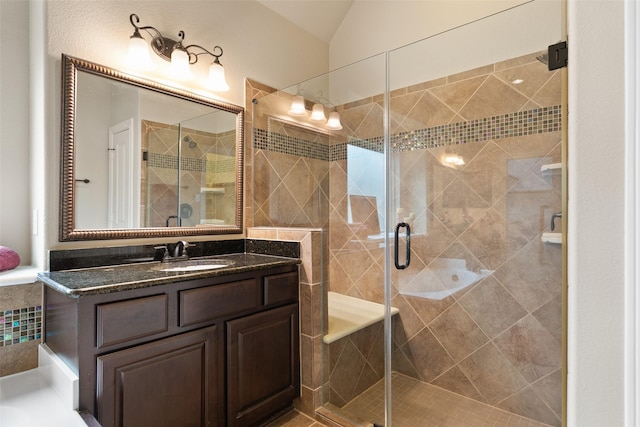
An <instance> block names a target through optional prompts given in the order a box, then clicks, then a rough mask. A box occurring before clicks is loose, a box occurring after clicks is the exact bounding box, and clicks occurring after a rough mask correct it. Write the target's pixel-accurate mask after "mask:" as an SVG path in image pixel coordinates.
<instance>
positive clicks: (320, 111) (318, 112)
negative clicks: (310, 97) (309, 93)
mask: <svg viewBox="0 0 640 427" xmlns="http://www.w3.org/2000/svg"><path fill="white" fill-rule="evenodd" d="M309 120H311V121H312V122H316V123H320V122H326V121H327V117H326V116H325V115H324V105H322V104H320V103H316V104H313V108H312V109H311V117H309Z"/></svg>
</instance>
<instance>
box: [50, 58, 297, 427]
mask: <svg viewBox="0 0 640 427" xmlns="http://www.w3.org/2000/svg"><path fill="white" fill-rule="evenodd" d="M61 65H62V88H63V89H62V92H63V94H62V95H63V97H62V98H63V99H62V108H61V111H62V132H61V135H62V141H61V159H62V167H61V190H60V224H59V241H60V242H70V241H79V240H91V241H93V240H113V239H134V238H142V239H149V238H154V239H158V238H171V239H174V238H179V239H185V238H187V236H189V237H191V236H208V235H223V234H241V233H243V232H244V228H243V218H244V217H243V194H244V108H242V107H240V106H236V105H231V104H228V103H225V102H221V101H217V100H214V99H211V98H206V97H203V96H201V95H198V94H195V93H191V92H187V91H184V90H179V89H175V88H172V87H169V86H166V85H163V84H160V83H158V82H154V81H149V80H146V79H143V78H140V77H137V76H133V75H129V74H125V73H123V72H121V71H119V70H116V69H112V68H110V67H106V66H103V65H100V64H96V63H93V62H90V61H86V60H83V59H80V58H75V57H72V56H69V55H64V54H63V55H62V58H61ZM105 147H106V148H107V149H106V150H105ZM198 240H199V241H198V242H197V244H196V245H195V247H194V248H192V247H190V248H189V255H190V257H191V258H190V259H189V260H175V259H174V260H173V261H175V262H164V261H166V260H163V262H161V261H160V258H163V257H162V256H161V257H160V258H157V257H156V255H157V254H156V251H157V249H158V248H157V247H154V246H137V247H136V246H133V245H131V246H124V247H119V248H106V247H97V248H93V249H85V250H74V249H71V250H60V251H52V252H51V253H50V265H49V270H50V271H49V272H44V273H41V274H40V275H39V279H40V280H41V281H42V282H43V283H45V284H46V286H45V288H44V289H45V292H44V298H45V301H44V304H45V322H44V323H45V325H44V327H45V343H46V345H47V346H48V347H49V348H50V349H51V350H52V351H53V352H54V353H55V354H56V355H57V356H59V357H60V358H61V359H62V360H63V361H64V362H65V363H66V364H67V365H68V366H69V367H70V368H71V369H72V370H74V371H75V373H76V374H77V375H78V378H79V409H80V411H81V413H83V417H84V418H85V420H86V421H87V422H88V424H90V425H92V426H93V425H94V424H95V423H96V422H97V423H99V424H100V425H101V426H104V427H111V426H124V427H141V426H142V427H144V426H154V427H158V426H166V427H175V426H259V425H262V424H264V423H266V422H268V421H269V420H270V419H272V418H273V417H275V416H277V415H279V414H280V413H282V412H284V411H286V410H288V409H289V408H291V406H292V403H293V399H294V398H296V397H297V396H299V395H300V356H299V351H300V350H299V347H300V344H299V341H300V338H299V325H298V317H299V315H298V311H299V310H298V303H299V301H298V293H299V291H298V287H299V277H298V264H299V262H300V260H299V246H298V245H297V244H296V247H295V250H293V252H295V254H293V255H291V254H288V255H287V254H285V255H283V254H282V253H280V252H279V251H281V250H283V249H282V247H279V248H275V249H274V248H273V247H271V248H265V247H264V246H265V245H267V246H268V245H270V243H267V242H266V241H262V242H257V241H252V240H251V239H231V240H227V241H223V240H215V241H209V242H203V241H200V240H202V237H201V238H200V239H198ZM179 243H180V244H181V245H182V246H181V248H182V249H184V248H186V247H187V246H186V242H179ZM279 243H281V244H282V245H283V246H284V247H287V244H290V243H292V242H279ZM97 246H103V245H97ZM177 246H178V244H176V245H175V246H174V247H171V248H167V247H164V249H165V254H167V256H166V257H164V258H171V257H170V256H169V254H170V253H171V255H173V257H174V258H177V257H179V255H177V253H178V252H182V250H179V249H176V247H177ZM290 249H291V248H289V249H286V248H285V249H284V251H285V252H287V251H288V250H290ZM100 254H101V255H100ZM98 255H99V256H98ZM97 258H100V260H101V261H96V259H97Z"/></svg>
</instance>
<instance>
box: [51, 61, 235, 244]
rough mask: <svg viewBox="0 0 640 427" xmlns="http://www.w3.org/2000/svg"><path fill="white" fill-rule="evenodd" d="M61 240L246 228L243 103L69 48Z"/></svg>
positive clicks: (65, 103)
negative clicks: (146, 76)
mask: <svg viewBox="0 0 640 427" xmlns="http://www.w3.org/2000/svg"><path fill="white" fill-rule="evenodd" d="M63 78H64V93H63V115H64V117H63V130H62V136H63V146H62V150H63V152H62V158H63V164H62V168H63V171H62V172H63V173H62V188H61V200H62V203H61V227H60V240H85V239H109V238H129V237H131V238H133V237H161V236H178V235H198V234H223V233H240V232H242V191H243V189H242V183H243V176H242V172H243V170H242V164H243V159H242V157H243V116H244V110H243V109H242V108H241V107H237V106H233V105H230V104H225V103H220V102H216V101H212V100H210V99H207V98H202V97H200V96H198V95H194V94H191V93H189V92H184V91H179V90H175V89H171V88H168V87H166V86H161V85H159V84H156V83H152V82H148V81H144V80H141V79H139V78H135V77H131V76H127V75H125V74H121V73H119V72H117V71H115V70H112V69H109V68H106V67H103V66H100V65H97V64H93V63H90V62H86V61H83V60H79V59H76V58H72V57H69V56H66V55H63Z"/></svg>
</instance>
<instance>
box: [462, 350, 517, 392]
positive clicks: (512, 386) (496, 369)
mask: <svg viewBox="0 0 640 427" xmlns="http://www.w3.org/2000/svg"><path fill="white" fill-rule="evenodd" d="M459 366H460V368H461V369H462V371H463V372H464V374H465V376H466V377H467V378H469V380H470V381H471V382H472V383H473V385H474V386H475V387H476V389H478V391H479V392H480V394H481V395H482V401H484V402H486V403H489V404H495V403H498V402H500V401H501V400H503V399H505V398H506V397H508V396H511V395H512V394H513V393H515V392H517V391H519V390H521V389H522V388H524V387H526V386H527V385H528V383H527V381H526V380H525V379H524V378H522V376H521V375H520V373H519V372H518V371H517V370H516V368H514V367H513V366H512V365H511V364H510V363H509V362H508V361H507V360H506V359H505V357H504V356H503V355H502V353H500V351H499V350H498V349H497V348H496V347H495V346H494V345H493V344H491V343H489V344H487V345H485V346H484V347H482V348H481V349H480V350H478V351H476V352H475V353H473V354H472V355H471V356H469V357H468V358H466V359H465V360H463V361H462V362H461V363H460V365H459Z"/></svg>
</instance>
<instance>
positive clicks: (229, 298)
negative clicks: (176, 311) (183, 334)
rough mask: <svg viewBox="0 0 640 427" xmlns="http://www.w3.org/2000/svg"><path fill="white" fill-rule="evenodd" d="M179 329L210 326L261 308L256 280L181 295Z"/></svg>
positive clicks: (211, 287) (195, 290) (185, 292)
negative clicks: (210, 322) (225, 318)
mask: <svg viewBox="0 0 640 427" xmlns="http://www.w3.org/2000/svg"><path fill="white" fill-rule="evenodd" d="M179 301H180V326H189V325H194V324H196V323H202V322H208V321H211V320H215V319H220V318H223V317H227V316H232V315H235V314H241V313H244V312H247V311H251V310H255V309H257V308H259V307H260V291H259V287H258V281H257V280H256V279H249V280H243V281H239V282H231V283H225V284H222V285H214V286H207V287H204V288H197V289H189V290H186V291H181V292H180V297H179Z"/></svg>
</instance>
